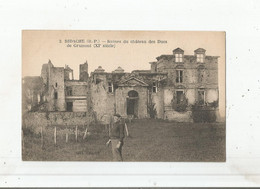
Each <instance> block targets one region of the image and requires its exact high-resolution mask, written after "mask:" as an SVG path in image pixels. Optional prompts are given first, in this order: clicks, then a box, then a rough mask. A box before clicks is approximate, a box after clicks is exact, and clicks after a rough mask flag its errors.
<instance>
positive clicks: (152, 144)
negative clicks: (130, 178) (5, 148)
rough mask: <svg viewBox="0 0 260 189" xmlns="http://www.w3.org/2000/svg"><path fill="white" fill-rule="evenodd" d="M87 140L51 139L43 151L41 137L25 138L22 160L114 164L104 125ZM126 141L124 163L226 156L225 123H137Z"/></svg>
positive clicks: (221, 158)
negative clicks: (55, 141) (54, 141)
mask: <svg viewBox="0 0 260 189" xmlns="http://www.w3.org/2000/svg"><path fill="white" fill-rule="evenodd" d="M89 130H90V135H88V136H87V138H86V139H85V140H83V139H82V137H79V141H78V142H75V140H74V138H72V137H71V136H70V140H69V142H68V143H67V144H66V143H65V136H60V138H59V137H58V138H57V145H56V146H55V145H54V143H53V140H51V137H49V139H48V140H45V142H44V147H43V148H41V138H40V137H37V136H33V135H28V134H27V135H25V136H24V141H23V142H24V145H23V146H24V147H23V152H22V153H23V154H22V157H23V160H25V161H26V160H29V161H112V151H111V146H109V147H106V145H105V143H106V142H107V140H108V136H107V131H106V130H105V128H104V126H101V125H97V126H95V127H94V126H92V128H90V129H89ZM128 130H129V133H130V136H129V137H126V138H125V140H124V146H123V158H124V161H169V162H170V161H177V162H180V161H182V162H223V161H225V156H226V148H225V145H226V140H225V138H226V136H225V124H224V123H173V122H166V121H161V120H134V121H133V122H132V123H131V124H128Z"/></svg>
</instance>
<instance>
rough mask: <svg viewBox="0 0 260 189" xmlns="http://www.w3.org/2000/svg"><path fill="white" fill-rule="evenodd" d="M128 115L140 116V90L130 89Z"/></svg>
mask: <svg viewBox="0 0 260 189" xmlns="http://www.w3.org/2000/svg"><path fill="white" fill-rule="evenodd" d="M127 115H128V116H133V117H138V92H136V91H135V90H132V91H129V92H128V96H127Z"/></svg>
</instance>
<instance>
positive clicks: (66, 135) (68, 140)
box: [66, 130, 69, 143]
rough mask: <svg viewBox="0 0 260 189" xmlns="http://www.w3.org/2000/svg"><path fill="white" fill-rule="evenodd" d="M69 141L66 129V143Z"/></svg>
mask: <svg viewBox="0 0 260 189" xmlns="http://www.w3.org/2000/svg"><path fill="white" fill-rule="evenodd" d="M68 141H69V133H68V130H66V143H68Z"/></svg>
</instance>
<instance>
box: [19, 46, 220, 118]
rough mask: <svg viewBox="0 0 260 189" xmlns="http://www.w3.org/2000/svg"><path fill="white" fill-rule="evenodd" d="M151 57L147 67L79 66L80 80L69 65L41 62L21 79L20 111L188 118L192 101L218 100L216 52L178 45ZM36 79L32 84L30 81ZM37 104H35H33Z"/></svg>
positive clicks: (97, 116)
mask: <svg viewBox="0 0 260 189" xmlns="http://www.w3.org/2000/svg"><path fill="white" fill-rule="evenodd" d="M156 59H157V61H155V62H150V65H151V69H150V70H134V71H132V72H131V73H128V72H125V71H124V70H123V69H122V68H121V67H118V68H117V69H116V70H114V71H112V72H106V71H105V70H104V69H103V68H102V67H100V66H99V67H98V68H97V69H95V70H94V72H91V73H90V74H89V73H88V63H87V62H85V63H84V64H80V65H79V69H80V72H79V73H80V76H79V80H74V76H73V70H72V69H71V68H70V67H69V66H67V65H66V66H65V68H64V67H55V66H54V65H53V64H52V63H51V61H49V62H48V63H47V64H43V65H42V70H41V76H39V77H25V78H23V111H32V110H34V111H49V112H52V111H53V112H88V113H90V112H91V113H94V114H95V116H96V118H97V120H102V117H103V116H111V115H113V114H114V113H119V114H120V115H122V116H123V117H131V118H158V119H169V120H174V121H191V108H192V106H193V105H195V104H200V105H209V104H214V103H215V104H218V99H219V93H218V56H208V55H206V50H205V49H202V48H198V49H196V50H195V51H194V55H185V53H184V51H183V50H182V49H180V48H177V49H175V50H173V51H172V54H169V55H161V56H159V57H157V58H156ZM35 82H37V84H35ZM35 107H37V108H35Z"/></svg>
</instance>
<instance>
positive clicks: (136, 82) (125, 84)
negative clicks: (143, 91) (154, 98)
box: [118, 77, 148, 87]
mask: <svg viewBox="0 0 260 189" xmlns="http://www.w3.org/2000/svg"><path fill="white" fill-rule="evenodd" d="M118 86H120V87H128V86H130V87H135V86H142V87H148V84H147V83H145V82H144V81H142V80H140V79H137V78H135V77H131V78H129V79H126V80H124V81H122V82H120V83H119V84H118Z"/></svg>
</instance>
